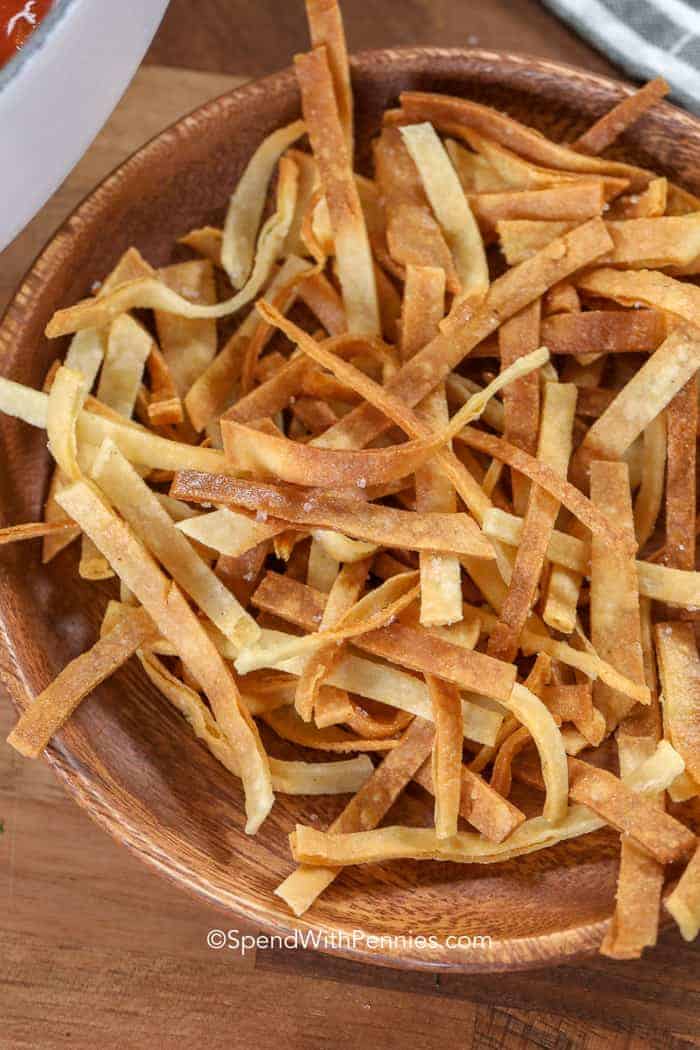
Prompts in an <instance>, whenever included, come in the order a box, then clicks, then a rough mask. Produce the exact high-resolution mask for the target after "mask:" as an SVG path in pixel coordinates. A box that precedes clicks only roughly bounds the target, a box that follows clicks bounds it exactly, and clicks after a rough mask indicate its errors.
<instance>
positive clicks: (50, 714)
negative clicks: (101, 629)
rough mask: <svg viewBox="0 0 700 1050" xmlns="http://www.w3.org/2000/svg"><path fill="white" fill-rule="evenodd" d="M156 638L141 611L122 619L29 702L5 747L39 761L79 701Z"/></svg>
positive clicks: (150, 622) (128, 614)
mask: <svg viewBox="0 0 700 1050" xmlns="http://www.w3.org/2000/svg"><path fill="white" fill-rule="evenodd" d="M157 637H158V631H157V629H156V627H155V625H154V624H153V621H152V620H151V618H150V616H148V614H147V613H145V612H144V611H143V610H142V609H134V610H131V611H129V612H127V613H125V614H124V615H122V616H121V618H120V619H119V620H118V621H117V623H116V624H115V625H114V627H113V628H112V630H111V631H110V632H109V633H108V634H105V635H103V637H101V638H100V639H99V641H98V642H96V643H95V645H93V646H92V648H90V649H88V650H87V651H86V652H84V653H82V654H81V655H80V656H78V657H76V659H75V660H71V662H70V663H69V664H68V665H67V666H66V667H64V669H63V670H62V671H61V672H60V674H59V675H58V676H57V677H56V678H54V680H53V682H51V684H50V685H49V686H47V688H46V689H44V691H43V692H42V693H40V694H39V696H37V697H36V698H35V699H34V700H32V701H31V703H30V705H29V707H27V708H26V709H25V710H24V712H23V713H22V715H21V716H20V719H19V721H18V722H17V724H16V726H15V727H14V729H13V730H12V732H11V733H10V735H9V736H8V738H7V742H8V744H10V745H11V746H12V747H14V748H15V749H16V750H17V751H19V753H20V754H22V755H25V756H26V757H27V758H38V756H39V755H40V754H41V752H42V751H43V750H44V748H45V747H47V745H48V743H49V741H50V739H51V737H52V736H53V735H54V733H57V732H58V730H59V729H60V728H61V727H62V726H63V725H64V723H65V722H67V721H68V719H69V718H70V716H71V715H72V714H73V712H74V711H75V709H76V708H77V706H78V704H79V703H80V701H81V700H83V699H84V698H85V697H86V696H88V695H89V694H90V693H92V692H93V690H95V689H97V687H98V685H100V683H101V682H104V680H105V679H106V678H108V677H109V676H110V675H111V674H114V672H115V671H117V670H118V669H119V668H120V667H121V666H122V664H125V663H126V661H127V660H128V659H129V658H130V657H131V656H133V655H134V653H135V652H136V651H137V649H139V648H140V647H141V646H142V645H147V644H148V643H149V642H150V641H154V640H155V639H156V638H157Z"/></svg>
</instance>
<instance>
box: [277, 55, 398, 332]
mask: <svg viewBox="0 0 700 1050" xmlns="http://www.w3.org/2000/svg"><path fill="white" fill-rule="evenodd" d="M294 66H295V70H296V74H297V81H298V84H299V90H300V92H301V104H302V111H303V113H304V119H305V121H306V126H307V128H308V132H309V139H310V141H311V148H312V150H313V154H314V157H315V159H316V163H317V164H318V171H319V176H320V180H321V186H322V189H323V193H324V196H325V200H326V204H327V206H328V215H329V218H330V224H331V228H332V231H333V244H334V251H335V257H336V261H337V264H338V273H339V277H340V285H341V288H342V292H343V302H344V305H345V313H346V317H347V325H348V331H350V332H365V333H367V334H369V335H378V334H379V333H380V331H381V323H380V318H379V304H378V300H377V287H376V283H375V275H374V268H373V265H372V253H371V249H370V244H369V238H368V235H367V226H366V224H365V218H364V214H363V211H362V206H361V204H360V197H359V194H358V191H357V186H356V184H355V179H354V176H353V171H352V158H351V155H350V153H349V151H348V143H347V138H346V132H347V127H346V129H345V131H344V129H343V126H342V124H341V118H340V114H339V111H338V103H337V99H336V96H335V92H334V84H333V75H332V73H331V69H330V64H329V53H328V50H327V48H326V47H325V46H320V47H314V49H313V50H312V51H311V52H309V53H308V54H305V55H297V56H296V57H295V60H294Z"/></svg>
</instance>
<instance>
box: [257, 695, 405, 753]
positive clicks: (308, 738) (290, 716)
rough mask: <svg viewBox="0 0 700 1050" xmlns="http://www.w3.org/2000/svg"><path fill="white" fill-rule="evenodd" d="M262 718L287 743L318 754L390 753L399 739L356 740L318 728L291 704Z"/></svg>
mask: <svg viewBox="0 0 700 1050" xmlns="http://www.w3.org/2000/svg"><path fill="white" fill-rule="evenodd" d="M260 718H262V720H263V722H265V723H267V725H269V726H270V728H271V729H274V731H275V732H276V733H277V735H278V736H279V737H281V738H282V739H283V740H289V741H291V743H293V744H298V745H299V746H300V747H310V748H315V749H316V750H317V751H330V752H333V753H336V754H346V753H347V752H348V751H390V750H392V748H395V747H396V746H397V744H398V740H366V739H364V737H354V736H351V735H350V733H346V732H345V730H344V729H341V728H340V727H339V726H328V728H327V729H318V727H317V726H315V725H314V724H313V722H304V721H302V719H301V718H300V717H299V715H298V714H297V713H296V711H295V710H294V708H293V707H292V706H291V705H288V706H286V707H278V708H275V709H274V710H270V711H263V712H261V714H260Z"/></svg>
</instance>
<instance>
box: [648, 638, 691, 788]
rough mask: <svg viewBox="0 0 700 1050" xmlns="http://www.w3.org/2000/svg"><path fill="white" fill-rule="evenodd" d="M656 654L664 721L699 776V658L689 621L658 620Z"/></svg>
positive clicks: (685, 758)
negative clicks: (667, 621)
mask: <svg viewBox="0 0 700 1050" xmlns="http://www.w3.org/2000/svg"><path fill="white" fill-rule="evenodd" d="M654 636H655V641H656V655H657V657H658V662H659V674H660V677H661V686H662V690H663V707H664V723H665V725H666V727H667V734H668V736H669V739H670V740H671V743H672V744H673V746H674V747H675V749H676V751H678V753H679V755H680V756H681V758H682V759H683V760H684V762H685V765H686V770H687V772H688V774H689V775H690V776H691V777H693V779H694V780H696V781H697V780H700V659H699V658H698V650H697V644H696V641H695V632H694V630H693V625H692V624H690V623H680V622H678V621H673V622H670V623H658V624H656V627H655V628H654Z"/></svg>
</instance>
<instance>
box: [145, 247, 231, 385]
mask: <svg viewBox="0 0 700 1050" xmlns="http://www.w3.org/2000/svg"><path fill="white" fill-rule="evenodd" d="M158 276H159V278H160V280H161V281H163V283H164V284H165V285H166V286H167V287H168V288H170V289H171V290H172V291H173V292H176V293H177V294H178V295H181V296H182V297H183V299H186V300H188V301H189V302H191V303H204V304H205V305H208V306H211V305H212V304H213V303H215V302H216V283H215V281H214V268H213V266H212V264H211V263H210V262H209V261H208V260H206V259H204V260H199V259H194V260H191V261H190V262H184V263H176V264H175V265H174V266H166V267H165V269H163V270H159V271H158ZM155 319H156V330H157V332H158V340H159V342H160V346H161V350H162V351H163V357H164V358H165V362H166V364H167V366H168V368H169V370H170V373H171V375H172V378H173V382H174V383H175V390H176V393H177V395H178V396H179V397H184V396H185V394H187V392H188V391H189V389H190V387H191V386H192V384H193V383H194V382H195V381H196V380H197V379H199V377H200V376H201V375H202V373H203V372H205V371H206V370H207V368H208V367H209V365H210V364H211V362H212V360H213V359H214V357H215V356H216V342H217V336H216V321H213V320H207V319H206V318H203V319H191V318H186V317H178V316H177V314H171V313H165V312H161V311H160V310H156V312H155Z"/></svg>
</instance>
